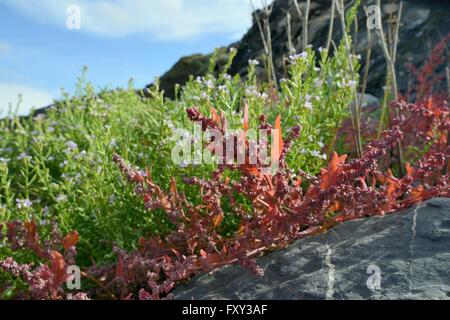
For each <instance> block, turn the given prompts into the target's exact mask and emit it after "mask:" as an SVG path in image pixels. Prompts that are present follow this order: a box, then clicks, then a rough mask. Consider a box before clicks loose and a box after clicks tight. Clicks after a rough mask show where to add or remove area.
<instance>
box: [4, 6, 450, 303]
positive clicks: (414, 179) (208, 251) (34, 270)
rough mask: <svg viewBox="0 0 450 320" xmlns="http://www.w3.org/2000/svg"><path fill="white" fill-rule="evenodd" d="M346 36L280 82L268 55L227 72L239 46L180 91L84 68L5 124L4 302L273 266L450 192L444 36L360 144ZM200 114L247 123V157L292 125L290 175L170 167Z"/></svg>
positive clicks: (286, 151)
mask: <svg viewBox="0 0 450 320" xmlns="http://www.w3.org/2000/svg"><path fill="white" fill-rule="evenodd" d="M353 15H354V13H353ZM352 18H354V16H353V17H352V15H351V14H349V15H348V16H347V21H346V22H347V23H348V25H351V24H352ZM346 37H347V41H344V40H343V41H342V42H341V43H340V44H339V45H338V46H337V47H336V48H335V50H333V52H328V50H326V49H318V48H317V50H315V49H313V48H311V47H307V48H306V49H305V51H303V52H301V53H299V54H295V55H292V56H290V57H289V61H288V64H289V72H288V75H287V77H286V79H281V80H280V83H279V90H277V89H276V88H275V87H274V86H273V84H270V83H265V82H261V81H257V78H256V66H257V65H258V61H249V66H248V75H247V77H245V78H241V77H240V76H239V75H235V76H230V75H229V74H228V70H229V67H230V66H231V64H232V61H233V58H234V56H235V54H236V52H235V50H231V51H230V52H229V61H228V63H227V64H226V65H225V66H224V67H223V68H222V70H221V71H220V72H219V74H215V73H214V69H215V63H214V61H215V57H214V56H213V58H212V60H211V67H210V72H209V73H208V74H207V75H206V76H204V77H199V78H195V79H194V78H191V79H190V80H189V81H188V82H187V84H186V85H184V86H183V87H181V88H178V90H177V93H176V98H175V99H173V100H168V99H165V98H164V93H163V92H161V91H160V90H159V88H158V84H157V83H156V84H155V85H154V86H153V87H152V88H151V89H149V90H147V92H146V93H145V95H140V94H136V90H135V89H134V88H133V84H132V83H130V85H129V88H127V89H123V90H114V91H109V90H100V91H98V92H96V90H94V88H93V87H92V85H91V84H90V83H89V82H87V81H86V80H85V72H83V75H82V77H80V79H79V83H78V90H77V93H76V94H75V95H73V96H69V95H65V99H64V100H62V101H58V102H56V103H55V105H54V106H53V107H52V108H50V109H48V110H45V112H42V113H39V114H33V116H31V117H27V118H25V117H17V116H14V115H12V114H10V115H8V116H7V118H5V119H4V120H1V121H0V136H1V139H0V190H1V192H0V234H1V237H0V270H1V271H0V294H1V298H3V299H8V298H28V299H29V298H31V299H66V298H71V299H87V298H91V299H100V298H102V299H160V298H168V297H170V291H171V290H172V289H173V288H174V287H175V286H176V284H177V283H179V282H180V281H185V280H187V279H189V278H190V277H191V276H192V275H194V274H196V273H198V272H201V271H208V270H211V269H213V268H217V267H219V266H223V265H225V264H230V263H240V264H242V265H243V266H245V267H248V268H249V269H250V270H252V271H254V272H256V273H257V274H259V275H263V270H261V269H260V268H259V267H258V266H257V263H256V260H255V258H256V257H257V256H259V255H261V254H263V253H265V252H267V251H270V250H274V249H279V248H283V247H285V246H287V245H289V244H290V243H292V242H293V241H295V240H297V239H299V238H302V237H305V236H309V235H313V234H317V233H320V232H323V231H326V230H328V229H329V228H331V227H333V226H334V225H336V224H338V223H342V222H343V221H346V220H349V219H355V218H360V217H368V216H374V215H384V214H388V213H391V212H394V211H398V210H401V209H403V208H406V207H409V206H412V205H415V204H417V203H419V202H421V201H424V200H426V199H430V198H432V197H450V188H449V176H448V174H449V170H450V168H449V158H450V148H449V145H448V132H449V129H450V120H449V107H448V104H447V98H448V95H447V94H446V93H442V94H440V93H436V92H432V88H433V83H434V82H436V81H440V80H441V79H439V78H434V77H427V74H429V73H432V72H435V70H437V68H438V67H439V65H440V64H442V62H443V61H442V60H439V58H438V57H440V55H442V51H443V45H442V43H441V44H438V46H437V47H436V49H435V50H434V51H433V55H432V57H431V58H430V60H429V62H428V63H425V64H424V66H423V67H422V68H419V69H414V73H415V74H416V75H417V83H416V84H417V88H416V90H415V92H416V93H417V92H420V94H416V95H414V96H413V95H411V94H410V95H407V94H406V93H405V95H404V96H402V97H401V98H400V99H399V101H392V102H389V103H388V107H389V108H388V111H389V112H388V117H387V118H388V119H389V121H387V123H385V122H384V121H385V120H384V118H382V119H381V120H380V118H379V117H378V118H376V117H372V120H371V121H372V122H370V123H365V125H363V126H361V137H360V140H358V139H354V137H355V134H356V130H355V127H354V124H355V123H357V122H356V121H354V119H353V118H354V117H359V116H360V113H359V112H356V113H355V112H354V110H356V111H358V109H357V108H356V109H355V107H354V104H355V99H356V95H355V93H356V92H357V90H356V89H358V88H359V87H360V83H359V79H358V75H357V74H358V70H359V67H360V61H359V59H358V57H357V56H354V55H352V54H351V53H350V52H349V50H348V45H349V44H350V45H351V41H350V40H351V39H350V37H349V36H347V35H346ZM448 40H449V39H448V37H447V38H445V39H443V43H445V42H446V41H448ZM350 63H351V65H350ZM430 69H431V70H430ZM194 122H201V124H202V128H203V130H206V129H216V130H219V131H220V132H222V133H223V135H224V136H225V137H226V140H227V139H228V140H233V141H234V140H235V139H236V140H237V139H239V138H242V136H238V134H227V133H226V130H227V128H233V129H242V130H243V132H244V141H245V146H246V152H247V154H248V152H249V145H250V142H249V140H247V137H246V132H247V131H248V130H249V129H252V128H253V129H266V130H267V129H268V130H274V129H276V130H280V131H281V132H282V136H281V137H280V140H279V141H278V142H279V143H278V146H279V148H278V149H275V150H273V151H272V154H271V156H272V159H273V160H276V161H278V163H279V168H278V170H277V171H276V172H274V173H267V172H265V171H263V170H262V168H263V163H262V162H261V161H258V162H257V163H256V164H250V163H247V162H246V163H244V164H237V163H231V164H230V163H227V162H226V161H224V162H223V163H224V164H219V165H217V164H201V165H198V164H192V163H189V162H188V163H184V164H183V165H182V166H179V165H178V164H175V163H173V162H172V160H171V152H172V150H173V147H174V146H175V144H176V141H174V140H173V139H172V137H173V134H174V133H175V131H176V130H177V129H180V128H181V129H188V130H193V124H194ZM380 123H381V124H380ZM378 128H382V129H383V130H381V131H378ZM355 141H359V142H360V143H361V144H362V146H363V152H362V154H361V155H359V156H358V152H357V146H356V145H355ZM265 142H266V143H269V142H270V141H265ZM399 142H401V148H402V149H401V150H400V151H401V157H400V155H399V150H398V149H397V147H398V145H399ZM203 143H204V145H206V144H207V143H208V141H203ZM356 143H358V142H356ZM224 146H226V142H224ZM236 152H237V151H235V150H233V154H234V153H236ZM261 152H262V150H261V149H259V148H257V149H256V157H257V159H260V153H261ZM73 265H76V266H78V267H79V268H80V269H81V276H82V277H81V278H82V279H81V280H82V283H81V288H80V289H75V290H74V289H73V288H72V289H71V288H68V287H67V284H66V282H67V280H68V273H67V270H68V268H69V267H70V266H73Z"/></svg>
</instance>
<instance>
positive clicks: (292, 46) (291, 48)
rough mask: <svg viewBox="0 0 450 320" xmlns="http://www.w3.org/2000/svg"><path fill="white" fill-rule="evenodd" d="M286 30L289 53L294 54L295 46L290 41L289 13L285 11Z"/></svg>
mask: <svg viewBox="0 0 450 320" xmlns="http://www.w3.org/2000/svg"><path fill="white" fill-rule="evenodd" d="M286 32H287V37H288V47H289V54H294V53H295V48H294V44H293V42H292V29H291V14H290V13H289V12H287V13H286Z"/></svg>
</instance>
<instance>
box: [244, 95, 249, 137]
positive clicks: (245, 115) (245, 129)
mask: <svg viewBox="0 0 450 320" xmlns="http://www.w3.org/2000/svg"><path fill="white" fill-rule="evenodd" d="M247 131H248V104H247V103H246V104H245V105H244V136H245V135H246V134H247Z"/></svg>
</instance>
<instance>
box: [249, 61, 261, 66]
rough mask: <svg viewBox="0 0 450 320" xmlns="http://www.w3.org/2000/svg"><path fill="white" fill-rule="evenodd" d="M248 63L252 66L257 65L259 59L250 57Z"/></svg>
mask: <svg viewBox="0 0 450 320" xmlns="http://www.w3.org/2000/svg"><path fill="white" fill-rule="evenodd" d="M248 64H249V65H251V66H257V65H259V61H258V60H256V59H250V60H248Z"/></svg>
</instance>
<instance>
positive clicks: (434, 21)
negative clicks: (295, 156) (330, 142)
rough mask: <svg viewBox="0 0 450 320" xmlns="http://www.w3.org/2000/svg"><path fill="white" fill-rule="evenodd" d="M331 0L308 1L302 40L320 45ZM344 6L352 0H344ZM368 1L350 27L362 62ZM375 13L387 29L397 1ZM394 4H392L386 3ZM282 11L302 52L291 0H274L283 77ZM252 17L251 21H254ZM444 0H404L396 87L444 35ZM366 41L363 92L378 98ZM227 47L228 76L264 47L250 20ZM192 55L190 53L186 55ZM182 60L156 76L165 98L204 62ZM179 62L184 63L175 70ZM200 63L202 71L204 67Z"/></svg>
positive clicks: (375, 47) (449, 12)
mask: <svg viewBox="0 0 450 320" xmlns="http://www.w3.org/2000/svg"><path fill="white" fill-rule="evenodd" d="M298 3H299V9H300V11H301V12H305V5H306V4H305V3H306V1H302V0H299V1H298ZM331 3H332V0H312V1H311V5H310V14H309V23H308V41H307V43H308V44H311V45H313V46H314V47H315V48H319V47H321V46H322V47H324V46H325V44H326V41H327V35H328V28H329V24H330V17H331ZM345 3H346V7H347V8H349V7H350V6H351V5H352V4H353V3H354V1H345ZM374 3H375V1H374V0H362V1H361V7H360V10H359V13H358V30H357V31H356V32H355V30H353V31H352V36H353V39H354V42H355V43H356V53H357V54H360V55H361V56H362V61H363V62H364V61H365V57H366V52H367V47H368V35H367V33H368V30H367V26H366V19H367V18H366V15H365V12H364V10H363V8H364V7H367V6H369V5H371V4H374ZM381 3H382V8H381V13H382V15H383V17H382V19H383V21H384V29H385V32H386V33H387V24H388V21H389V20H390V19H393V17H395V12H396V6H395V3H398V1H388V0H386V1H385V0H383V1H381ZM393 3H394V5H392V4H393ZM287 13H289V14H290V16H291V37H292V42H293V45H294V47H295V50H296V51H297V52H299V51H302V50H303V48H302V43H303V41H302V19H301V17H300V16H299V14H298V10H297V8H296V6H295V5H294V1H293V0H275V1H274V4H273V10H272V13H271V15H270V17H269V21H270V30H271V37H272V48H273V55H274V65H275V67H276V74H277V78H278V79H280V78H282V77H284V76H285V67H284V62H283V61H284V58H285V57H287V56H288V55H289V45H288V36H287ZM256 15H257V16H259V17H260V18H262V17H263V15H264V12H263V11H257V12H256ZM254 20H255V19H254ZM449 26H450V1H437V0H431V1H430V0H421V1H419V0H404V1H403V12H402V15H401V27H400V30H399V44H398V54H397V71H398V78H399V87H400V89H403V90H405V89H406V88H407V86H408V83H409V81H410V79H411V75H410V74H409V72H408V71H407V69H406V68H405V64H406V63H412V64H413V65H416V66H420V65H421V64H422V63H423V61H424V60H425V59H426V58H427V57H428V55H429V53H430V51H431V49H432V47H433V46H434V45H435V44H436V43H437V42H439V40H440V39H441V38H443V37H444V36H445V35H446V34H448V33H449V32H450V29H449ZM333 30H334V32H333V40H334V42H335V43H338V42H339V39H340V38H341V35H342V33H341V32H340V30H341V28H340V24H339V20H338V19H337V15H335V19H334V20H333ZM372 34H373V35H372V41H371V45H370V47H371V49H372V53H371V57H372V59H371V63H370V69H369V70H370V71H369V79H368V90H367V92H368V93H371V94H373V95H376V96H381V94H382V87H383V86H384V84H385V76H386V64H385V60H384V56H383V54H382V51H381V47H380V45H379V41H378V38H377V36H376V35H375V33H372ZM232 46H234V47H237V48H238V54H237V57H236V59H235V61H234V63H233V65H232V67H231V70H230V71H231V73H232V74H241V75H245V72H246V68H247V63H248V60H249V59H262V57H263V56H264V47H263V42H262V40H261V35H260V32H259V29H258V24H257V23H256V20H255V21H254V23H253V26H252V27H251V28H250V29H249V30H248V32H247V33H246V34H245V35H244V37H243V38H242V39H241V40H240V41H239V42H237V43H234V44H232ZM194 57H198V56H193V57H191V58H194ZM186 59H189V58H186V57H185V58H182V59H181V60H180V62H179V63H177V64H176V65H175V66H174V67H173V68H172V69H171V70H169V71H168V72H167V73H166V74H164V75H163V76H162V78H161V85H162V87H163V88H164V89H165V91H166V95H167V96H168V97H173V94H174V93H173V88H174V85H175V83H179V84H183V83H184V82H185V81H186V80H187V78H188V77H187V76H188V75H189V74H194V75H196V76H197V75H201V74H202V73H203V72H204V71H205V70H206V69H207V65H208V56H204V57H203V60H202V66H199V67H194V69H195V71H191V70H192V68H191V66H188V65H186V64H185V63H184V61H186ZM193 60H194V61H193V62H192V64H193V65H194V64H195V65H198V63H199V60H198V59H193ZM180 63H181V64H183V65H185V67H184V68H182V69H180ZM205 66H206V69H205ZM262 74H264V73H263V72H262Z"/></svg>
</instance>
